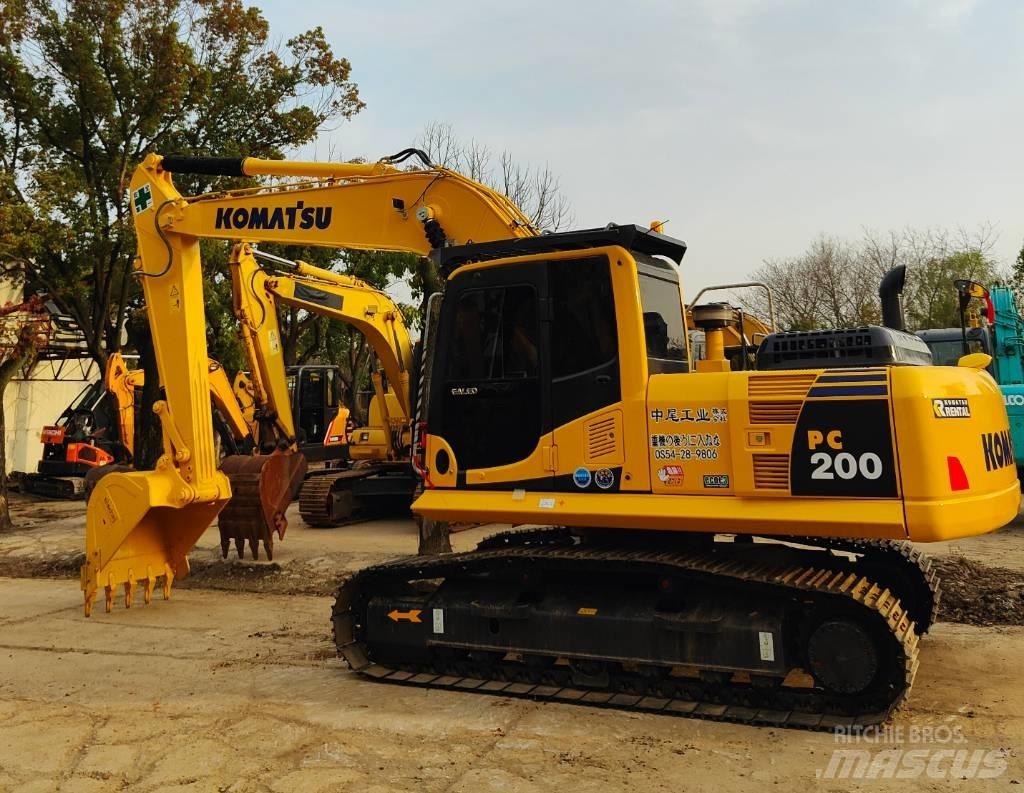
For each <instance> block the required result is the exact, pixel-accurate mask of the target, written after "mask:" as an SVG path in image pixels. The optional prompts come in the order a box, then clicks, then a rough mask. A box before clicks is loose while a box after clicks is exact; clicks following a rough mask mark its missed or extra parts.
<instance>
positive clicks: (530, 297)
mask: <svg viewBox="0 0 1024 793" xmlns="http://www.w3.org/2000/svg"><path fill="white" fill-rule="evenodd" d="M548 305H549V303H548V295H547V278H546V272H545V265H544V264H543V263H536V262H531V263H524V264H519V265H503V266H500V267H494V268H486V267H485V268H482V269H479V270H475V271H472V272H467V273H465V274H458V273H456V274H455V275H454V276H453V277H452V278H451V279H450V280H449V283H448V287H447V290H446V294H445V299H444V305H443V308H442V312H441V327H440V333H439V337H438V352H439V355H438V357H437V358H436V359H435V361H436V363H435V366H437V368H436V369H435V370H434V372H433V374H432V380H433V382H432V384H431V398H430V405H431V407H430V417H429V425H430V433H431V434H432V435H437V436H440V437H441V438H443V440H444V441H445V442H446V443H447V445H448V446H449V447H450V448H451V452H452V454H451V456H452V457H454V460H449V459H446V457H445V456H444V455H442V457H441V459H440V460H434V461H431V462H432V463H433V467H434V469H435V470H437V471H438V472H439V473H441V472H442V469H446V468H448V467H449V466H454V467H455V468H456V470H457V485H458V486H465V485H467V484H469V485H470V486H474V485H479V486H484V487H493V488H498V489H508V488H512V487H519V486H523V487H529V488H532V489H548V488H549V487H550V477H551V472H550V471H549V470H546V469H545V467H544V465H543V464H540V463H539V462H538V464H537V465H534V464H533V458H538V459H539V457H540V454H539V447H540V441H541V439H542V437H543V436H544V435H545V434H546V433H548V432H550V429H551V405H550V395H549V389H548V387H547V384H548V383H549V382H550V375H549V367H550V363H549V360H548V359H549V355H548V348H549V345H548V338H549V321H548V318H549V315H550V312H549V308H548ZM516 463H524V464H523V465H521V466H515V468H516V469H517V470H516V471H513V472H505V473H502V472H494V475H488V476H487V477H486V478H485V481H477V480H476V479H474V477H472V476H471V477H470V478H469V480H468V482H467V478H466V472H467V471H473V470H479V469H494V468H497V467H501V466H511V465H513V464H516Z"/></svg>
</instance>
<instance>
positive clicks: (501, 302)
mask: <svg viewBox="0 0 1024 793" xmlns="http://www.w3.org/2000/svg"><path fill="white" fill-rule="evenodd" d="M537 339H538V333H537V298H536V293H535V292H534V289H533V287H532V286H527V285H520V286H509V287H501V288H496V289H474V290H470V291H467V292H465V293H464V294H463V295H462V296H461V297H460V298H459V304H458V310H457V312H456V317H455V344H454V347H453V349H452V354H451V355H450V357H449V359H448V379H449V380H472V381H479V380H523V379H527V378H533V377H537V376H538V375H539V372H540V358H539V350H538V346H537Z"/></svg>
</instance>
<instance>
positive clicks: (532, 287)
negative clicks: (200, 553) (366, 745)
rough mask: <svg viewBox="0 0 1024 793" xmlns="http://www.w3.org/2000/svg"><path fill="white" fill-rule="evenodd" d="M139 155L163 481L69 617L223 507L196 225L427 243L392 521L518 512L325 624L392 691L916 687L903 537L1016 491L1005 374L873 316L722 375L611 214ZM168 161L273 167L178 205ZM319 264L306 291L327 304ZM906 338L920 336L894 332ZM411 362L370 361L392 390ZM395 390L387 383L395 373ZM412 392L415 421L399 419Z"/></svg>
mask: <svg viewBox="0 0 1024 793" xmlns="http://www.w3.org/2000/svg"><path fill="white" fill-rule="evenodd" d="M409 156H421V155H420V153H418V152H415V151H414V150H407V151H405V152H402V153H400V154H399V155H396V156H395V157H392V158H388V159H386V160H382V161H380V162H377V163H366V164H362V163H360V164H356V163H341V164H334V163H304V162H287V161H267V160H259V159H252V158H248V159H242V160H237V159H235V160H229V159H210V158H194V157H163V158H162V157H160V156H157V155H150V156H148V157H147V158H146V160H145V161H144V162H143V163H142V165H141V166H140V167H139V168H138V169H137V171H136V172H135V174H134V176H133V179H132V183H131V191H132V204H133V212H134V218H135V225H136V230H137V235H138V244H139V258H138V260H137V262H136V269H137V272H138V274H139V276H140V278H141V279H142V283H143V287H144V290H145V297H146V301H147V304H148V306H149V312H150V313H149V316H150V321H151V323H152V328H153V338H154V344H155V348H156V351H157V356H158V361H159V364H160V371H161V376H162V380H163V382H164V385H165V387H166V401H163V402H161V403H159V404H157V405H156V406H155V410H156V412H157V414H158V415H159V416H160V420H161V422H162V424H163V427H164V439H165V454H164V456H163V458H162V459H161V461H160V464H159V465H158V467H157V470H156V471H153V472H146V473H130V474H116V475H111V476H109V477H107V478H105V479H103V480H102V481H101V482H100V484H99V485H98V487H97V490H96V492H95V494H94V497H93V498H92V500H91V501H90V502H89V509H88V525H87V553H86V562H85V565H84V567H83V569H82V587H83V590H84V594H85V601H86V610H87V611H88V609H89V608H90V606H91V604H92V603H93V601H94V598H95V596H96V593H97V590H98V589H99V588H106V592H107V596H108V606H109V604H110V602H111V600H112V598H113V592H114V590H115V589H116V588H117V587H120V586H121V585H124V586H125V588H126V598H128V597H130V595H131V592H132V590H133V589H134V588H135V586H136V585H137V583H142V584H143V586H144V588H145V593H146V597H147V600H148V598H149V596H150V595H151V593H152V591H153V587H154V582H155V581H157V580H158V579H162V580H163V588H164V594H165V596H166V595H168V594H169V591H170V586H171V582H172V580H173V578H174V576H175V575H182V574H183V573H184V572H185V571H186V570H187V561H186V554H187V553H188V550H189V549H190V548H191V546H192V544H193V543H194V542H195V539H196V538H197V537H198V536H199V534H200V533H201V532H202V531H203V529H204V528H205V527H206V526H207V525H208V524H209V523H210V521H211V520H213V518H214V517H215V516H216V515H217V513H218V512H219V511H220V510H221V508H222V507H223V505H224V504H225V503H226V501H227V499H228V497H229V496H230V487H229V484H228V481H227V479H226V477H224V476H223V474H221V473H220V472H219V471H218V470H217V468H216V465H215V460H214V456H213V452H212V449H211V446H210V442H209V433H208V432H207V431H206V430H205V428H206V427H208V426H209V414H208V411H209V400H208V399H207V398H206V385H205V382H204V379H203V377H204V373H205V364H206V344H205V327H204V318H203V311H202V305H203V300H202V277H201V262H200V258H199V242H200V240H201V239H204V238H220V239H228V240H240V241H242V242H243V243H252V242H256V241H259V240H266V241H272V242H280V243H294V244H303V245H324V246H337V247H348V248H375V249H387V250H399V251H412V252H416V253H420V254H424V255H430V256H432V257H433V258H434V259H435V261H436V262H437V264H438V266H439V268H440V272H441V274H442V276H443V278H444V289H443V291H442V292H441V293H440V294H439V295H438V296H436V297H434V298H432V300H433V306H432V309H434V310H432V311H431V312H428V313H429V314H430V315H431V316H434V315H436V316H437V320H436V322H433V323H431V324H430V325H428V327H427V329H426V333H425V341H426V348H425V352H424V355H423V359H424V363H425V366H424V371H425V372H426V373H427V374H428V376H427V377H425V378H423V377H421V378H420V384H421V385H420V387H419V388H418V389H417V397H418V398H417V400H416V405H417V407H416V412H415V413H414V415H415V416H417V417H418V422H417V425H416V438H415V441H414V450H413V451H414V459H415V460H416V464H417V467H418V469H419V471H420V472H421V474H422V477H423V481H424V486H425V490H424V492H423V494H422V495H421V496H420V497H419V498H418V499H417V501H416V502H415V504H414V510H415V511H416V512H417V513H419V514H422V515H425V516H427V517H429V518H433V519H436V520H443V521H459V522H462V521H470V522H486V521H497V522H507V523H513V524H533V525H537V526H541V527H542V528H534V529H527V530H520V531H513V532H507V533H504V534H499V535H497V536H494V537H491V538H489V539H487V540H485V541H483V542H482V543H481V544H480V545H479V546H478V547H477V549H476V550H474V551H470V552H464V553H456V554H447V555H441V556H424V557H416V558H411V559H402V560H397V561H394V562H391V563H385V564H381V565H377V566H375V567H371V568H368V569H365V570H362V571H360V572H358V573H356V574H355V575H354V576H352V578H351V579H350V580H349V581H348V582H347V583H346V584H345V585H343V586H342V587H341V590H340V591H339V593H338V597H337V600H336V603H335V606H334V612H333V627H334V637H335V641H336V643H337V646H338V649H339V652H340V653H341V654H342V655H343V656H344V657H345V659H346V660H347V661H348V663H349V664H350V665H351V667H352V668H353V669H355V670H357V671H358V672H359V673H360V674H362V675H365V676H366V677H368V678H375V679H380V680H386V681H389V682H395V683H406V684H413V685H426V686H438V687H447V688H454V689H460V690H475V691H485V692H500V693H502V694H503V695H519V696H529V697H534V698H540V699H560V700H565V701H573V702H581V703H589V704H599V705H609V706H616V707H624V708H636V709H642V710H649V711H657V712H665V713H682V714H694V715H698V716H702V717H706V718H721V719H732V720H740V721H748V722H752V723H763V724H777V725H785V726H804V727H828V726H832V725H836V724H842V725H847V726H850V725H865V724H872V723H877V722H879V721H881V720H884V719H886V718H887V717H888V715H889V714H890V713H891V712H892V711H893V710H894V709H895V708H896V707H897V706H898V705H899V704H900V703H901V702H903V700H904V698H905V697H906V695H907V692H908V690H909V688H910V685H911V683H912V681H913V679H914V675H915V672H916V670H917V667H918V638H919V636H920V635H921V634H922V633H924V632H925V631H927V630H928V628H929V626H930V624H931V622H932V620H933V618H934V612H935V604H936V601H937V595H938V592H937V584H936V581H935V577H934V575H933V572H932V571H931V569H930V567H929V565H928V563H927V561H926V560H925V559H924V558H923V557H922V556H921V554H920V553H919V552H918V551H917V550H915V549H914V548H913V547H912V546H911V545H910V544H909V543H908V542H907V541H908V540H911V541H917V542H932V541H938V540H948V539H953V538H958V537H968V536H971V535H976V534H981V533H983V532H988V531H991V530H993V529H995V528H997V527H1000V526H1002V525H1004V524H1005V523H1006V522H1008V521H1009V520H1010V519H1011V518H1012V517H1013V516H1014V515H1015V514H1016V512H1017V508H1018V502H1019V488H1018V485H1017V481H1016V475H1015V470H1014V466H1013V454H1012V449H1011V442H1010V440H1009V430H1008V423H1007V417H1006V411H1005V409H1004V407H1003V404H1002V400H1001V398H1000V395H999V390H998V388H997V386H996V384H995V383H994V382H993V381H992V379H991V377H989V376H988V375H987V374H986V373H985V372H984V371H982V370H981V369H980V368H978V367H979V366H983V365H984V361H979V360H976V359H973V358H970V357H968V358H966V359H965V360H964V361H962V362H961V363H962V365H961V366H959V367H931V366H928V365H919V364H922V363H923V362H925V361H927V360H928V358H927V355H926V354H925V355H924V356H922V355H921V350H920V345H919V344H917V343H916V341H915V340H914V339H913V338H912V337H910V336H909V334H905V333H901V332H898V331H890V330H887V329H885V328H880V327H868V328H858V329H853V330H836V331H818V332H814V333H807V334H804V333H781V334H773V335H772V336H771V337H769V338H768V339H766V340H765V341H764V342H762V344H761V345H760V348H759V351H758V369H757V370H753V371H750V370H748V371H730V365H729V362H728V361H727V360H726V359H725V356H724V354H723V350H724V335H725V333H724V331H725V328H727V327H729V325H730V323H731V322H732V321H733V319H734V312H733V313H731V312H729V311H728V310H726V308H725V307H722V306H721V305H717V304H713V305H711V306H708V307H702V306H695V307H693V309H692V312H691V313H692V317H693V323H694V324H695V325H696V326H697V327H698V328H699V329H700V330H702V331H703V332H704V334H705V346H706V350H707V355H706V359H705V360H701V361H697V362H693V361H692V359H691V357H690V355H689V344H688V339H687V327H686V321H685V319H684V310H683V302H682V298H681V292H680V285H679V279H678V274H677V273H678V271H677V266H678V265H679V264H680V263H681V261H682V258H683V254H684V252H685V250H686V246H685V244H684V243H682V242H681V241H679V240H676V239H673V238H671V237H668V236H665V235H663V234H659V233H656V232H653V231H651V230H649V229H645V228H641V227H638V226H631V225H609V226H607V227H605V228H600V229H591V230H585V231H577V232H568V233H557V234H545V235H540V234H538V233H537V232H536V230H535V229H534V228H532V227H531V225H530V223H529V221H528V220H527V219H526V218H525V217H524V216H523V214H522V213H521V212H520V211H519V210H518V209H517V208H516V207H515V206H513V205H512V204H511V203H510V202H509V201H508V200H507V199H505V198H504V197H503V196H501V195H499V194H497V193H495V192H494V191H492V190H489V189H487V188H486V187H484V186H482V185H479V184H477V183H475V182H473V181H471V180H469V179H467V178H465V177H463V176H461V175H459V174H457V173H454V172H452V171H450V170H447V169H444V168H439V167H434V166H430V165H429V164H428V163H427V162H426V158H425V156H421V159H422V160H423V161H424V163H423V165H424V167H423V168H422V169H420V170H401V169H400V168H398V167H396V165H397V163H399V162H400V161H402V160H403V159H405V158H407V157H409ZM174 172H197V173H205V174H217V175H228V176H230V175H238V176H241V175H246V176H270V177H294V179H295V180H297V181H295V180H289V181H279V182H274V183H269V184H267V185H264V186H259V187H255V188H248V189H241V190H237V191H236V190H232V191H228V192H217V193H210V194H205V195H200V196H192V197H188V198H186V197H183V196H181V195H180V194H179V193H178V192H177V191H176V190H175V188H174V185H173V182H172V174H173V173H174ZM330 282H331V276H330V274H324V273H320V272H316V271H315V270H312V269H311V270H308V271H307V272H306V273H305V276H304V288H305V289H309V290H311V294H312V296H313V298H314V300H320V301H325V300H332V299H336V298H334V297H332V296H331V292H330V290H329V289H327V288H326V286H327V285H328V284H329V283H330ZM915 345H916V346H915ZM407 374H408V373H407V372H402V371H399V372H396V373H394V374H392V373H389V379H390V380H391V382H392V384H395V385H396V386H397V384H398V383H400V382H403V380H404V379H405V378H406V377H407ZM395 392H396V395H397V396H399V398H400V393H401V390H400V389H399V388H397V387H396V389H395ZM409 407H410V408H411V407H412V406H409Z"/></svg>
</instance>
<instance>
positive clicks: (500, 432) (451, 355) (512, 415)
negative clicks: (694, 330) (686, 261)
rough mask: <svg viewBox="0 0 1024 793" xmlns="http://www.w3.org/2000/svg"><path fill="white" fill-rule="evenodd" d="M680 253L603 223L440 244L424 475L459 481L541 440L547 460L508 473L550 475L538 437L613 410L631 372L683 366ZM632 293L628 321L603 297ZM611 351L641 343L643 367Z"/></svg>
mask: <svg viewBox="0 0 1024 793" xmlns="http://www.w3.org/2000/svg"><path fill="white" fill-rule="evenodd" d="M624 251H625V252H628V255H623V252H624ZM685 251H686V245H685V243H683V242H681V241H680V240H676V239H673V238H671V237H667V236H665V235H663V234H659V233H657V232H653V231H649V230H647V229H643V228H641V227H639V226H615V225H610V226H608V227H606V228H604V229H592V230H587V231H579V232H569V233H564V234H547V235H542V236H539V237H528V238H521V239H513V240H505V241H501V242H494V243H483V244H479V245H465V246H459V247H449V248H444V249H442V250H441V251H440V258H441V261H440V265H441V271H442V273H444V274H445V275H446V277H447V278H448V283H447V287H446V291H445V296H444V301H443V304H442V308H441V314H440V321H439V326H438V338H437V343H436V349H437V350H438V354H437V356H436V358H435V363H434V371H433V375H432V377H431V383H430V407H429V412H428V423H429V426H430V431H431V434H434V435H436V436H437V437H439V438H443V439H444V445H446V446H447V447H448V448H447V449H442V450H441V453H439V454H438V455H437V459H432V460H430V467H431V469H432V471H435V472H437V473H438V474H440V475H441V476H442V477H443V476H444V474H445V473H446V472H447V471H449V470H450V469H456V470H457V471H458V477H459V481H460V484H461V483H462V482H463V480H464V479H465V476H466V472H467V471H468V470H471V469H488V468H494V467H496V466H506V465H510V464H513V463H516V462H522V461H526V460H528V459H530V458H531V457H532V456H535V455H536V453H537V450H538V449H540V450H541V452H540V453H541V454H543V449H544V448H545V446H546V447H547V448H548V452H547V453H548V455H549V459H548V460H547V461H546V462H541V461H539V460H538V461H536V462H538V465H536V466H534V465H532V464H529V465H524V466H522V470H523V472H524V474H529V475H528V476H526V478H525V479H524V481H529V482H531V483H532V484H531V486H536V485H538V484H540V485H541V486H544V485H545V484H550V477H549V476H548V475H547V474H545V473H544V472H545V471H546V470H552V465H553V463H552V460H551V459H550V457H551V455H552V454H553V452H552V451H551V448H552V446H553V443H552V441H550V440H548V441H547V443H546V444H545V441H544V439H545V438H548V439H550V438H551V437H552V434H556V433H557V432H558V431H559V430H558V428H564V427H566V426H567V425H571V424H572V423H573V422H576V421H577V420H578V419H581V418H582V417H584V416H588V415H590V414H594V413H597V412H599V411H602V410H605V409H611V408H613V407H614V406H616V405H617V404H618V403H620V402H621V401H622V399H623V393H624V390H625V389H626V388H629V389H633V390H635V389H636V388H638V387H644V386H645V385H646V381H645V380H644V382H640V381H641V380H643V379H644V376H649V375H652V374H658V373H666V372H686V371H689V360H690V355H689V344H688V338H687V332H686V322H685V314H684V309H683V300H682V294H681V291H680V286H679V276H678V273H677V271H676V268H675V266H674V265H678V264H679V263H680V262H681V260H682V257H683V254H684V253H685ZM519 257H522V258H523V261H521V262H517V261H515V260H514V259H516V258H519ZM510 260H511V261H510ZM491 262H495V263H496V264H497V266H491ZM634 262H635V265H634ZM673 263H674V264H673ZM631 265H633V266H631ZM636 294H639V295H640V302H641V304H642V305H641V306H639V308H640V310H641V311H640V316H638V315H637V307H636V306H635V304H634V305H633V306H628V305H617V303H616V295H630V296H632V295H636ZM624 323H625V324H624ZM641 334H642V338H638V337H640V336H641ZM620 348H622V349H627V350H628V349H638V348H639V349H645V350H646V366H645V367H643V368H641V366H640V362H639V361H636V360H635V356H632V357H631V358H630V359H629V360H627V361H625V362H624V361H623V360H621V356H620V352H621V350H620ZM624 372H626V373H628V377H629V382H627V383H624V382H623V379H624V376H625V375H624ZM641 372H643V374H641ZM608 421H609V422H612V423H615V422H618V426H619V430H620V432H619V437H618V438H616V440H615V442H614V443H613V445H615V446H616V447H617V448H618V449H620V450H621V421H622V419H621V416H618V417H616V415H615V414H614V411H613V415H612V416H610V417H609V419H608ZM609 427H611V424H609ZM613 434H614V433H613ZM595 437H596V436H595ZM453 458H454V459H453ZM545 466H546V468H545ZM534 474H535V475H534ZM538 479H540V480H544V481H542V482H538V481H537V480H538Z"/></svg>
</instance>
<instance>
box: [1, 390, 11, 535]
mask: <svg viewBox="0 0 1024 793" xmlns="http://www.w3.org/2000/svg"><path fill="white" fill-rule="evenodd" d="M8 382H9V380H4V381H0V532H4V531H10V530H11V529H12V528H13V524H12V523H11V505H10V502H9V501H8V500H7V420H6V417H5V416H4V392H5V391H6V390H7V383H8Z"/></svg>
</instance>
